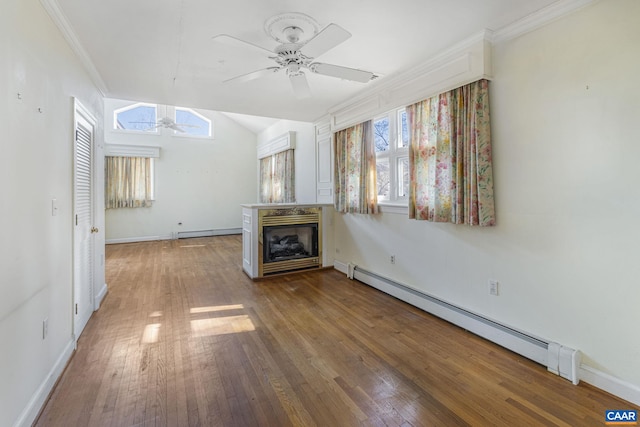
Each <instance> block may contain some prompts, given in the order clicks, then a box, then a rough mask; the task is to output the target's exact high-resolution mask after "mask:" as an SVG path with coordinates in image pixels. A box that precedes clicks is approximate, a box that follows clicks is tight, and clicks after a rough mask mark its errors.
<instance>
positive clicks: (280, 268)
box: [258, 207, 322, 276]
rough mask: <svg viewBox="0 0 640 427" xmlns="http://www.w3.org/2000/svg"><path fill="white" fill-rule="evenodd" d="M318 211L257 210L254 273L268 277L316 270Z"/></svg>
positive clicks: (319, 231) (319, 248) (318, 262)
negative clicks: (256, 270) (257, 243)
mask: <svg viewBox="0 0 640 427" xmlns="http://www.w3.org/2000/svg"><path fill="white" fill-rule="evenodd" d="M321 215H322V209H321V208H299V207H293V208H284V209H261V210H260V211H259V214H258V230H259V249H258V274H259V276H268V275H271V274H277V273H284V272H289V271H296V270H302V269H308V268H319V267H320V266H321V258H322V241H321V240H322V239H321V238H320V236H322V229H321V227H322V225H321V224H322V221H321Z"/></svg>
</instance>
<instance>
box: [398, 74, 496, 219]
mask: <svg viewBox="0 0 640 427" xmlns="http://www.w3.org/2000/svg"><path fill="white" fill-rule="evenodd" d="M406 111H407V120H408V124H409V129H410V133H411V143H410V148H409V170H410V179H411V184H410V190H409V217H410V218H414V219H419V220H428V221H434V222H452V223H454V224H469V225H480V226H491V225H495V209H494V201H493V169H492V161H491V130H490V120H489V82H488V81H487V80H479V81H477V82H474V83H471V84H469V85H466V86H462V87H460V88H458V89H454V90H452V91H449V92H446V93H443V94H441V95H438V96H434V97H432V98H429V99H426V100H424V101H421V102H418V103H417V104H414V105H411V106H409V107H407V110H406Z"/></svg>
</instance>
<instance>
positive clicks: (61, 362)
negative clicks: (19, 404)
mask: <svg viewBox="0 0 640 427" xmlns="http://www.w3.org/2000/svg"><path fill="white" fill-rule="evenodd" d="M74 347H75V343H74V341H73V339H71V340H69V342H68V343H67V345H66V346H65V348H64V350H62V354H60V356H59V357H58V360H56V363H54V365H53V367H52V368H51V371H49V374H48V375H47V378H45V380H44V381H43V382H42V384H40V387H38V389H37V390H36V392H35V393H34V394H33V396H32V397H31V399H30V400H29V403H28V404H27V406H26V407H25V408H24V409H23V411H22V413H21V414H20V416H19V417H18V419H17V420H16V422H15V423H14V424H13V426H14V427H29V426H31V425H32V424H33V422H34V421H35V420H36V417H37V416H38V414H39V413H40V410H41V409H42V407H43V406H44V404H45V403H46V401H47V398H48V397H49V393H51V390H53V386H54V385H55V384H56V381H58V378H60V375H62V371H64V368H65V367H66V366H67V362H69V359H71V355H72V354H73V350H74Z"/></svg>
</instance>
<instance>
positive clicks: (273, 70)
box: [222, 67, 280, 83]
mask: <svg viewBox="0 0 640 427" xmlns="http://www.w3.org/2000/svg"><path fill="white" fill-rule="evenodd" d="M279 70H280V67H269V68H263V69H262V70H258V71H253V72H251V73H248V74H243V75H241V76H237V77H233V78H230V79H228V80H225V81H223V82H222V83H230V82H240V83H244V82H248V81H251V80H255V79H257V78H259V77H262V76H266V75H267V74H271V73H276V72H278V71H279Z"/></svg>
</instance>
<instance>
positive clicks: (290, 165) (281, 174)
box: [260, 149, 296, 203]
mask: <svg viewBox="0 0 640 427" xmlns="http://www.w3.org/2000/svg"><path fill="white" fill-rule="evenodd" d="M293 159H294V152H293V150H292V149H291V150H286V151H282V152H280V153H277V154H274V155H272V156H268V157H265V158H263V159H261V160H260V203H295V201H296V192H295V169H294V160H293Z"/></svg>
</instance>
